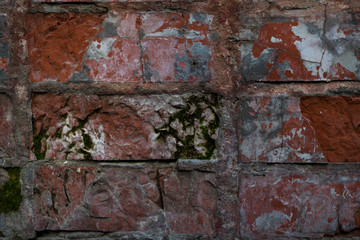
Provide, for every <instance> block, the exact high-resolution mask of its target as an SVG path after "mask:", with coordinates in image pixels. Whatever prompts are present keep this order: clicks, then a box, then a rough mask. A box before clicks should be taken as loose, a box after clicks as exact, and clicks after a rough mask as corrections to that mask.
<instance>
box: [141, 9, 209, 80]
mask: <svg viewBox="0 0 360 240" xmlns="http://www.w3.org/2000/svg"><path fill="white" fill-rule="evenodd" d="M211 24H212V17H211V16H209V15H207V14H180V13H173V14H164V13H162V14H145V15H144V16H143V31H144V34H145V39H144V40H143V41H142V46H143V48H144V53H145V56H144V71H145V72H144V77H145V79H146V80H148V81H156V82H158V81H210V80H211V78H212V75H213V73H212V71H213V63H212V59H211V45H210V41H209V38H210V36H209V34H210V30H211Z"/></svg>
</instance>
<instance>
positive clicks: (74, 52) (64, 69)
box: [27, 13, 104, 82]
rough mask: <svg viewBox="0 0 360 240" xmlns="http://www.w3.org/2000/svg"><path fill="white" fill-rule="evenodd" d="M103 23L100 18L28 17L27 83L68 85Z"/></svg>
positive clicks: (89, 16)
mask: <svg viewBox="0 0 360 240" xmlns="http://www.w3.org/2000/svg"><path fill="white" fill-rule="evenodd" d="M103 19H104V16H103V15H100V14H73V13H69V14H68V13H59V14H42V13H36V14H29V15H28V16H27V29H28V33H27V39H28V54H29V62H30V67H29V69H30V75H29V78H30V81H31V82H42V81H58V82H66V81H68V80H69V78H70V77H71V75H72V74H73V73H74V72H75V70H78V68H79V66H81V61H82V59H83V56H84V54H85V53H86V50H87V48H88V46H89V44H90V39H91V38H92V37H93V36H94V35H95V34H96V33H97V32H98V31H99V26H100V24H101V22H102V20H103Z"/></svg>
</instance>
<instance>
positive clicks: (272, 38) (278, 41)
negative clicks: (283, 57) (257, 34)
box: [270, 36, 282, 43]
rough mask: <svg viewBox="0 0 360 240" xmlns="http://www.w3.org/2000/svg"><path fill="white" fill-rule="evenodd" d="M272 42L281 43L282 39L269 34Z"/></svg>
mask: <svg viewBox="0 0 360 240" xmlns="http://www.w3.org/2000/svg"><path fill="white" fill-rule="evenodd" d="M270 41H271V42H272V43H282V39H280V38H276V37H273V36H271V40H270Z"/></svg>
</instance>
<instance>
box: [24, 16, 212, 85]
mask: <svg viewBox="0 0 360 240" xmlns="http://www.w3.org/2000/svg"><path fill="white" fill-rule="evenodd" d="M211 25H212V16H210V15H207V14H200V13H196V14H188V13H165V12H164V13H155V12H150V13H143V12H126V11H124V12H119V11H115V10H114V11H109V12H108V13H107V14H106V16H105V15H103V14H85V13H83V14H74V13H71V14H68V13H56V14H55V13H52V14H40V13H39V14H30V15H28V18H27V28H28V31H29V32H28V53H29V58H30V81H31V82H43V81H58V82H67V81H105V82H143V81H147V82H164V81H170V82H194V81H210V80H211V79H212V75H213V61H212V56H211V55H212V54H211V52H212V51H211V44H210V33H211Z"/></svg>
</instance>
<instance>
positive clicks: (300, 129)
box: [238, 97, 326, 163]
mask: <svg viewBox="0 0 360 240" xmlns="http://www.w3.org/2000/svg"><path fill="white" fill-rule="evenodd" d="M238 114H239V118H240V121H239V151H240V155H241V156H240V159H241V161H261V162H304V163H305V162H324V161H326V159H325V158H324V156H323V153H322V150H321V147H320V145H319V143H318V140H317V136H316V133H315V131H314V129H313V127H312V125H311V124H310V121H309V120H308V119H307V118H304V117H303V116H302V113H301V110H300V99H299V98H295V97H249V98H243V99H241V101H240V106H239V111H238Z"/></svg>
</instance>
